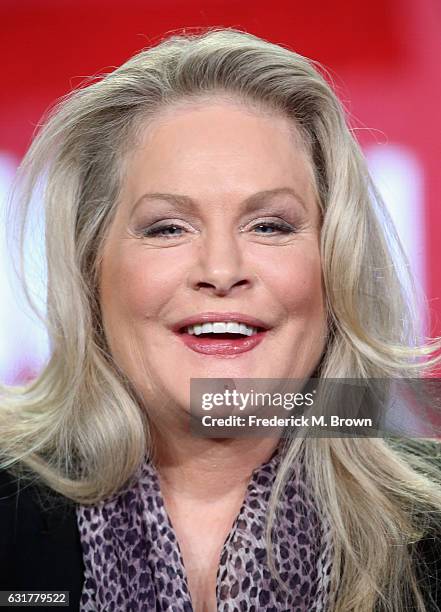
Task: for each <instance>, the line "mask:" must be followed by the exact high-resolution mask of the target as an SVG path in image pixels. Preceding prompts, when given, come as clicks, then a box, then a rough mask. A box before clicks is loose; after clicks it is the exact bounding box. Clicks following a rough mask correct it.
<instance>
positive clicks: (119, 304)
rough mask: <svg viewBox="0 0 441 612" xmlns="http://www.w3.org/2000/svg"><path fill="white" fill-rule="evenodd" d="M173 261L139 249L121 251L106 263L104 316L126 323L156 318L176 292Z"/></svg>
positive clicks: (103, 299)
mask: <svg viewBox="0 0 441 612" xmlns="http://www.w3.org/2000/svg"><path fill="white" fill-rule="evenodd" d="M177 273H178V269H177V266H176V265H174V264H173V258H170V257H168V258H167V261H166V262H165V261H164V257H163V256H162V257H161V255H160V254H158V253H155V251H145V250H140V249H139V248H132V249H127V248H125V249H121V250H119V251H117V252H113V253H112V254H111V255H109V257H108V258H107V259H105V260H104V261H103V266H102V276H101V302H102V308H103V315H104V317H105V318H106V316H107V318H108V319H110V318H111V319H113V321H114V322H115V320H116V319H119V322H120V323H121V324H124V322H126V323H129V322H131V321H135V322H136V321H139V320H140V319H144V320H145V319H146V318H148V317H149V316H154V315H155V313H157V312H158V311H159V310H160V309H161V307H162V306H163V305H164V303H166V302H167V301H168V300H169V298H170V296H172V295H173V293H174V291H175V290H176V276H177Z"/></svg>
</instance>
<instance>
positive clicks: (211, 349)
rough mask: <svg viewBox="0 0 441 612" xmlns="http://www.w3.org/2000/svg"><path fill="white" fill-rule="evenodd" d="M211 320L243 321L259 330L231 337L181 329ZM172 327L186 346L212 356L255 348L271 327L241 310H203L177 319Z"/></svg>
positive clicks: (240, 352) (231, 355)
mask: <svg viewBox="0 0 441 612" xmlns="http://www.w3.org/2000/svg"><path fill="white" fill-rule="evenodd" d="M213 321H237V322H238V323H245V324H246V325H249V326H251V327H257V328H259V331H258V332H257V334H254V335H253V336H245V337H244V338H231V339H229V338H200V337H199V336H195V335H192V334H187V333H185V332H182V331H181V330H182V329H183V328H184V327H188V326H189V325H196V324H198V323H212V322H213ZM172 329H173V331H174V332H175V334H176V336H177V337H178V338H179V339H180V340H181V341H182V342H183V343H184V344H185V345H186V346H187V348H189V349H191V350H192V351H194V352H196V353H201V354H203V355H211V356H213V357H235V356H236V355H240V354H242V353H246V352H248V351H251V350H253V349H254V348H256V346H258V345H259V344H260V343H261V342H262V340H263V339H264V338H265V336H266V333H267V331H268V330H269V329H271V327H270V326H269V325H268V324H267V323H265V322H264V321H262V320H260V319H256V317H251V316H249V315H246V314H243V313H241V312H203V313H200V314H197V315H194V316H192V317H187V318H186V319H182V320H181V321H178V322H177V323H176V324H175V325H174V326H173V328H172Z"/></svg>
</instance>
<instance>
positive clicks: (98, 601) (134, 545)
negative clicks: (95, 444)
mask: <svg viewBox="0 0 441 612" xmlns="http://www.w3.org/2000/svg"><path fill="white" fill-rule="evenodd" d="M279 461H280V452H279V451H278V450H276V451H275V453H274V454H273V456H272V457H271V458H270V459H269V460H268V461H267V462H266V463H264V464H262V465H261V466H260V467H258V468H256V469H255V470H254V472H253V473H252V476H251V478H250V481H249V484H248V488H247V490H246V494H245V499H244V502H243V505H242V507H241V509H240V511H239V514H238V515H237V517H236V519H235V521H234V523H233V525H232V528H231V531H230V533H229V535H228V537H227V538H226V540H225V542H224V545H223V548H222V552H221V555H220V562H219V567H218V571H217V578H216V600H217V611H218V612H258V611H259V612H260V611H266V612H270V611H272V612H282V611H286V612H325V611H327V610H329V598H330V571H331V558H332V555H331V544H330V542H329V530H328V528H327V527H325V523H324V521H323V520H320V519H319V517H318V515H317V512H316V511H315V508H314V503H313V499H312V498H311V495H310V493H309V492H308V489H307V487H306V485H305V484H304V479H303V478H302V473H303V464H302V462H301V461H300V462H299V465H298V469H297V470H295V472H294V476H293V477H292V478H291V480H290V483H289V486H287V487H286V490H285V493H284V496H283V499H282V506H281V507H282V512H281V515H280V518H279V519H278V522H277V525H276V529H275V530H274V544H273V546H274V549H273V550H274V554H275V566H276V568H277V570H278V572H279V574H280V577H281V579H282V584H283V585H284V587H285V588H282V587H281V586H280V583H279V582H277V580H275V578H274V577H273V576H272V575H271V573H270V571H269V568H268V565H267V551H266V547H265V540H264V537H265V534H264V526H265V517H266V511H267V505H268V499H269V495H270V492H271V487H272V484H273V481H274V478H275V476H276V472H277V466H278V464H279ZM77 520H78V526H79V530H80V536H81V542H82V549H83V557H84V563H85V581H84V587H83V592H82V598H81V605H80V610H81V612H91V611H94V612H112V611H115V612H116V611H121V612H123V611H124V612H129V611H137V612H138V611H145V612H150V611H167V612H193V606H192V601H191V595H190V592H189V589H188V582H187V577H186V572H185V567H184V563H183V559H182V555H181V552H180V548H179V544H178V541H177V538H176V534H175V532H174V529H173V525H172V524H171V521H170V518H169V516H168V514H167V511H166V509H165V506H164V501H163V498H162V496H161V490H160V486H159V478H158V473H157V471H156V469H155V467H154V465H153V464H152V463H151V462H150V461H147V460H146V461H145V462H144V464H143V466H142V469H141V470H140V474H139V477H138V478H137V481H136V484H135V486H132V487H130V488H127V489H125V490H123V491H122V492H121V493H119V494H118V495H117V496H116V497H114V498H112V499H111V500H110V501H107V502H103V503H101V504H99V505H96V506H79V507H78V509H77ZM195 612H197V611H195ZM210 612H212V611H210Z"/></svg>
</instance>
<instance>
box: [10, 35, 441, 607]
mask: <svg viewBox="0 0 441 612" xmlns="http://www.w3.org/2000/svg"><path fill="white" fill-rule="evenodd" d="M43 175H44V177H45V181H46V189H45V195H44V200H45V215H46V228H47V231H46V240H47V264H48V302H47V309H48V315H47V326H48V330H49V335H50V338H51V343H52V355H51V359H50V361H49V363H48V365H47V367H46V368H45V369H44V371H43V372H42V373H41V375H40V376H39V377H38V378H37V379H36V380H35V381H34V382H33V383H32V384H30V385H29V386H27V387H25V388H22V389H18V390H15V389H4V394H3V398H2V410H1V428H2V432H3V433H2V453H3V458H4V460H3V467H4V468H5V470H4V472H3V475H2V479H3V487H4V491H5V494H4V501H3V509H2V512H3V513H4V518H3V520H2V525H5V526H6V527H4V528H3V530H4V532H5V537H7V538H8V542H9V546H7V547H6V552H5V553H4V561H3V563H4V568H3V569H4V571H3V572H2V576H4V577H5V578H3V583H2V589H13V588H15V589H18V588H20V587H21V588H22V589H29V588H34V589H35V588H41V589H42V588H46V589H61V590H65V591H67V590H69V591H70V592H71V597H70V599H71V606H72V609H78V607H80V609H81V610H155V609H156V610H179V611H180V610H192V609H194V610H197V611H199V610H210V611H211V610H215V609H219V610H225V611H227V610H228V611H229V610H250V611H251V610H296V611H299V610H302V611H303V610H308V611H312V610H317V611H318V610H336V611H337V610H338V611H345V612H346V611H350V610H353V611H357V612H360V611H372V610H393V611H405V610H406V611H407V610H413V609H415V610H419V611H421V612H422V611H424V610H431V609H437V608H433V606H435V605H436V604H435V598H436V581H435V580H434V571H435V569H436V565H432V567H430V568H429V570H428V571H426V569H425V566H424V562H426V563H431V562H434V561H436V555H437V549H436V544H437V542H438V540H437V538H438V534H439V522H440V519H439V512H440V509H441V490H440V486H439V477H438V470H437V469H436V467H435V468H434V467H431V466H436V455H437V453H438V445H437V443H435V442H433V443H413V445H412V444H410V443H409V444H407V447H406V445H402V446H401V447H399V446H398V445H397V444H396V443H393V442H392V440H389V441H386V440H385V439H378V438H364V439H360V438H358V439H353V438H352V439H350V438H329V439H328V438H314V437H311V436H305V435H295V434H293V435H290V436H288V437H284V438H281V437H280V436H279V437H278V436H275V435H272V436H268V437H263V438H258V439H256V438H252V437H240V438H219V439H213V438H208V437H195V436H193V435H192V434H191V430H190V427H189V412H190V400H189V396H190V379H191V378H225V377H226V378H255V379H264V378H267V379H268V378H269V379H278V378H292V379H308V378H309V377H312V376H316V377H320V378H323V379H325V378H361V379H366V380H368V379H369V378H372V377H378V378H381V377H385V378H387V377H395V376H396V377H406V376H413V377H415V376H420V375H421V374H422V373H423V372H424V371H426V370H428V369H429V368H431V367H433V366H434V365H436V364H437V363H438V361H437V360H436V359H435V358H432V359H431V360H426V362H425V364H424V365H422V363H421V359H418V357H421V356H424V355H427V354H429V353H430V352H431V350H434V349H435V348H437V346H438V345H436V344H435V343H433V345H432V346H431V347H418V348H415V346H416V345H415V340H414V336H413V335H412V317H411V309H410V307H409V302H408V297H407V295H406V292H405V289H404V288H403V287H402V285H401V283H400V280H399V277H398V274H397V272H396V268H395V267H394V265H393V262H392V259H391V247H390V242H389V241H388V240H387V239H386V235H385V230H384V226H383V221H382V219H381V215H382V216H383V217H385V218H386V215H385V213H384V209H383V207H382V205H381V201H380V199H379V198H378V196H377V195H376V192H375V189H374V188H373V186H372V184H371V181H370V178H369V175H368V173H367V171H366V166H365V162H364V160H363V157H362V155H361V152H360V149H359V147H358V145H357V143H356V142H355V140H354V138H353V137H352V134H351V132H350V130H349V128H348V127H347V125H346V123H345V118H344V112H343V110H342V108H341V105H340V103H339V102H338V100H337V98H336V96H335V94H334V93H333V91H332V90H331V88H330V87H329V85H328V84H327V83H326V81H325V80H324V79H323V77H322V76H321V75H320V73H319V72H318V71H317V70H316V69H315V67H314V65H313V63H312V62H311V61H309V60H307V59H305V58H304V57H302V56H300V55H298V54H296V53H293V52H291V51H289V50H287V49H283V48H281V47H279V46H277V45H273V44H270V43H268V42H265V41H263V40H260V39H258V38H256V37H254V36H252V35H249V34H245V33H242V32H238V31H234V30H218V31H216V30H215V31H209V32H207V33H205V34H203V35H200V36H185V35H183V36H172V37H171V38H168V39H166V40H164V41H163V42H161V43H160V44H159V45H157V46H156V47H153V48H151V49H148V50H146V51H143V52H141V53H139V54H138V55H136V56H134V57H133V58H132V59H130V60H129V61H128V62H126V63H125V64H124V65H123V66H121V67H120V68H118V69H117V70H115V71H114V72H113V73H111V74H109V75H107V76H106V77H105V78H103V79H102V80H100V81H98V82H95V83H93V84H90V85H89V86H87V87H84V88H82V89H79V90H78V91H76V92H74V93H72V94H71V95H69V96H67V98H66V99H65V100H63V101H62V102H61V103H60V104H59V106H58V107H57V108H56V109H55V111H54V112H52V114H51V116H50V117H49V118H48V120H47V122H46V124H45V126H44V127H43V129H42V130H41V131H40V133H39V134H38V136H37V137H36V138H35V140H34V142H33V144H32V146H31V148H30V150H29V152H28V154H27V156H26V157H25V159H24V161H23V164H22V167H21V170H20V175H19V178H20V180H21V183H20V184H21V185H23V190H22V192H21V193H20V194H19V195H20V196H21V200H20V201H21V202H22V203H23V218H24V219H26V212H27V210H28V206H29V201H30V197H31V194H32V192H33V190H34V189H35V187H36V185H37V183H38V181H39V179H40V178H41V177H42V176H43ZM386 221H387V219H386ZM392 235H393V234H392ZM379 270H380V271H381V273H380V274H378V271H379ZM214 323H217V324H218V325H214ZM229 324H230V325H231V324H233V326H232V327H228V325H229ZM202 326H204V327H202ZM206 334H208V335H206ZM217 334H220V336H217ZM418 455H419V456H418ZM17 473H20V474H21V475H22V476H24V477H27V478H26V479H24V480H23V479H21V480H19V485H18V487H17V478H16V476H17ZM29 475H31V480H30V482H29ZM20 487H22V490H21V492H20ZM48 491H52V493H54V492H56V494H57V496H54V495H53V494H52V495H49V494H48V493H47V492H48ZM63 500H65V501H66V503H67V501H68V500H70V501H71V502H73V503H72V504H71V505H66V504H65V503H64V502H63ZM433 535H434V536H435V539H430V538H432V537H433ZM14 547H15V548H14ZM23 551H24V552H23ZM23 555H24V556H23ZM12 556H13V561H12V562H11V558H12ZM30 567H32V570H29V571H28V569H29V568H30ZM431 576H432V578H431ZM435 578H436V576H435Z"/></svg>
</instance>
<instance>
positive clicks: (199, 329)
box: [187, 321, 257, 336]
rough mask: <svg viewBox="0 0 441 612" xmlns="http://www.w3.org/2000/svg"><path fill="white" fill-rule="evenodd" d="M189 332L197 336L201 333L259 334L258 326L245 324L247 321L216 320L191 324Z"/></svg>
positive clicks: (188, 328)
mask: <svg viewBox="0 0 441 612" xmlns="http://www.w3.org/2000/svg"><path fill="white" fill-rule="evenodd" d="M187 333H188V334H193V335H195V336H199V335H200V334H243V335H244V336H252V335H253V334H257V327H251V326H250V325H245V323H234V322H230V321H228V322H224V321H215V322H213V323H202V324H200V325H198V324H196V325H189V326H188V327H187Z"/></svg>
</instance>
